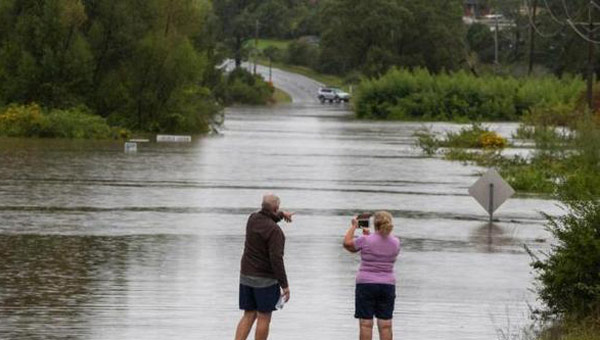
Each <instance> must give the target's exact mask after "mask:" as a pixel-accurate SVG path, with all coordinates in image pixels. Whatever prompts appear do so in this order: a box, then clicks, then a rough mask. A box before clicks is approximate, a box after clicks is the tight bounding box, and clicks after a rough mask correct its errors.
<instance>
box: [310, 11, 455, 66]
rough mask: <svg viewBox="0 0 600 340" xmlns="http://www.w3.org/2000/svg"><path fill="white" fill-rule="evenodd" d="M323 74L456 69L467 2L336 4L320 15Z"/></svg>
mask: <svg viewBox="0 0 600 340" xmlns="http://www.w3.org/2000/svg"><path fill="white" fill-rule="evenodd" d="M321 19H322V20H321V29H322V40H321V61H320V63H319V65H320V68H321V70H322V71H326V72H329V73H334V74H343V73H347V72H349V71H352V70H355V69H358V70H360V71H362V72H363V73H364V74H366V75H368V76H375V75H381V74H383V73H385V71H387V69H389V68H390V67H391V66H393V65H403V66H408V67H414V66H421V67H427V68H428V69H430V70H432V71H435V72H437V71H441V70H442V69H447V70H451V69H456V68H457V67H458V65H459V63H460V60H461V59H462V58H463V54H464V45H463V36H464V25H463V23H462V1H458V0H451V1H420V0H369V1H367V0H331V1H327V2H325V3H324V6H323V10H322V13H321Z"/></svg>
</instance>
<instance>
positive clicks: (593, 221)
mask: <svg viewBox="0 0 600 340" xmlns="http://www.w3.org/2000/svg"><path fill="white" fill-rule="evenodd" d="M568 206H569V210H568V213H567V214H566V215H564V216H561V217H550V216H549V217H548V220H549V223H550V224H549V229H550V231H551V232H552V234H553V235H554V237H555V238H556V239H557V241H558V243H557V244H556V245H555V246H554V247H553V249H552V252H551V253H550V254H549V256H548V257H546V258H543V259H537V260H536V261H535V262H534V263H533V267H534V268H535V269H536V270H537V271H538V274H539V275H538V280H539V282H540V287H539V294H540V298H541V299H542V300H543V301H544V303H545V304H546V306H547V307H548V310H547V311H546V312H547V313H549V314H552V315H558V316H563V317H564V316H566V317H569V318H575V319H584V318H587V317H591V316H595V317H598V316H600V203H599V202H598V201H596V200H589V201H568Z"/></svg>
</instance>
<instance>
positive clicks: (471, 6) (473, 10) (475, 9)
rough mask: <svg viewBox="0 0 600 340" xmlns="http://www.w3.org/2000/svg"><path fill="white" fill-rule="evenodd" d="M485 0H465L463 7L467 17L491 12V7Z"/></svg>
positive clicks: (477, 16)
mask: <svg viewBox="0 0 600 340" xmlns="http://www.w3.org/2000/svg"><path fill="white" fill-rule="evenodd" d="M484 2H485V1H483V0H463V7H464V11H465V14H464V16H465V17H467V18H479V17H481V16H484V15H487V14H490V8H489V6H488V5H486V4H484Z"/></svg>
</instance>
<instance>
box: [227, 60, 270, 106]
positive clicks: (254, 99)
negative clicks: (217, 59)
mask: <svg viewBox="0 0 600 340" xmlns="http://www.w3.org/2000/svg"><path fill="white" fill-rule="evenodd" d="M225 83H226V87H225V95H224V97H225V102H226V103H227V104H252V105H264V104H266V103H267V102H268V101H269V100H270V99H271V97H272V96H273V92H274V88H273V86H271V85H270V84H269V83H267V82H265V81H264V80H263V78H262V77H261V76H258V75H256V76H255V75H253V74H252V73H250V72H248V71H246V70H245V69H242V68H239V69H235V70H234V71H232V72H231V73H230V74H229V75H228V76H227V79H226V82H225Z"/></svg>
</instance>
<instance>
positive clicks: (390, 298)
mask: <svg viewBox="0 0 600 340" xmlns="http://www.w3.org/2000/svg"><path fill="white" fill-rule="evenodd" d="M395 300H396V286H395V285H389V284H380V283H357V284H356V292H355V307H356V309H355V311H354V317H355V318H357V319H373V316H375V317H376V318H377V319H381V320H390V319H391V318H392V316H393V315H394V302H395Z"/></svg>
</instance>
